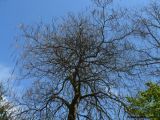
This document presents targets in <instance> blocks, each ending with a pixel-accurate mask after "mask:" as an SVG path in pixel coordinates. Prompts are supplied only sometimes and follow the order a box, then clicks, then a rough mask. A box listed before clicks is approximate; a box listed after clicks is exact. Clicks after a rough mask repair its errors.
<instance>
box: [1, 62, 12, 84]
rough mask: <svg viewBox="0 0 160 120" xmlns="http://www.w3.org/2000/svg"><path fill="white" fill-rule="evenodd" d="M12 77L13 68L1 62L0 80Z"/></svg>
mask: <svg viewBox="0 0 160 120" xmlns="http://www.w3.org/2000/svg"><path fill="white" fill-rule="evenodd" d="M10 77H11V68H10V67H8V66H5V65H2V64H0V81H2V82H5V81H6V80H8V79H9V78H10Z"/></svg>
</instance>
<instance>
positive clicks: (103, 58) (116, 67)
mask: <svg viewBox="0 0 160 120" xmlns="http://www.w3.org/2000/svg"><path fill="white" fill-rule="evenodd" d="M95 3H96V5H97V8H96V9H95V10H94V11H93V12H92V15H88V16H87V17H85V16H86V15H79V16H77V17H76V16H74V15H69V16H68V17H67V18H65V20H64V21H63V22H61V23H59V24H58V25H54V26H53V25H43V24H40V25H37V26H35V27H34V26H31V27H28V26H26V27H24V26H22V30H23V33H24V34H23V35H24V36H23V42H22V44H23V48H22V50H21V51H22V54H21V58H22V59H20V61H19V65H20V66H21V68H22V69H21V74H22V75H23V76H24V77H25V78H24V79H28V78H32V79H34V80H35V79H36V80H35V82H34V84H33V87H32V88H31V89H29V90H28V91H27V92H26V94H25V95H24V96H23V102H22V101H21V102H20V104H21V105H22V106H23V111H22V112H21V115H23V117H24V116H25V117H26V119H29V118H30V117H32V119H41V120H43V119H48V120H53V119H56V120H58V119H60V120H62V119H68V120H75V119H89V120H93V119H94V120H103V119H104V120H106V119H112V116H113V114H114V111H116V110H115V109H117V111H118V106H125V104H124V103H123V102H122V100H121V98H120V97H118V95H116V93H115V92H114V91H113V90H112V88H121V87H123V85H124V83H126V79H125V77H126V76H127V78H129V76H130V75H132V70H133V69H134V65H135V62H136V59H137V58H136V57H135V56H134V55H133V54H135V53H134V45H132V44H131V42H129V40H128V39H127V37H128V36H129V35H130V34H131V33H132V32H133V30H132V29H130V27H129V25H127V23H126V22H125V21H124V19H125V18H124V17H125V16H124V13H123V12H116V11H115V10H113V9H110V4H112V1H111V0H110V1H109V0H108V1H99V0H96V1H95ZM108 8H109V11H108ZM117 114H120V112H119V111H118V113H117Z"/></svg>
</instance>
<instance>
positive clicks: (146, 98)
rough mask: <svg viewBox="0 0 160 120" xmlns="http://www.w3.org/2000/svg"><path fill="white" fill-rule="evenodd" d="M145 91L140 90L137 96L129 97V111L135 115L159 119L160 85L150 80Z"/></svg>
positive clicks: (154, 119)
mask: <svg viewBox="0 0 160 120" xmlns="http://www.w3.org/2000/svg"><path fill="white" fill-rule="evenodd" d="M146 86H147V87H148V88H147V90H145V91H140V92H139V93H138V95H137V97H135V98H132V97H127V100H128V102H129V107H128V113H129V114H130V115H131V116H134V117H137V118H138V117H142V118H151V119H153V120H159V118H160V86H159V85H158V84H155V83H152V82H148V83H146Z"/></svg>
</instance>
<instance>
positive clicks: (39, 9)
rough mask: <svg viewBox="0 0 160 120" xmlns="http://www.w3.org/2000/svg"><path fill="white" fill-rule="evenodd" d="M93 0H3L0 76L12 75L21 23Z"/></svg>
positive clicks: (128, 2)
mask: <svg viewBox="0 0 160 120" xmlns="http://www.w3.org/2000/svg"><path fill="white" fill-rule="evenodd" d="M118 1H119V3H120V4H121V5H122V6H128V7H136V8H137V7H139V6H143V5H145V4H147V2H149V1H150V0H118ZM89 5H90V0H0V79H2V78H5V75H6V76H8V74H9V71H11V70H12V67H13V65H14V62H13V58H12V57H11V55H12V52H13V47H12V44H14V40H15V37H16V36H17V35H18V31H19V30H18V26H19V24H22V23H23V24H35V23H38V22H40V21H41V20H42V21H44V22H47V23H49V22H50V21H51V20H52V18H54V17H62V16H64V15H66V14H67V13H68V12H74V13H77V12H80V11H82V10H84V9H85V8H86V7H87V6H89Z"/></svg>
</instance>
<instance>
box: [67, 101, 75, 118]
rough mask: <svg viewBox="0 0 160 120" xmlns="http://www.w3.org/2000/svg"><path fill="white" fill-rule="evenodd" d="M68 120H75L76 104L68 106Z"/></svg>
mask: <svg viewBox="0 0 160 120" xmlns="http://www.w3.org/2000/svg"><path fill="white" fill-rule="evenodd" d="M68 120H76V104H71V105H70V108H69V114H68Z"/></svg>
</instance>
